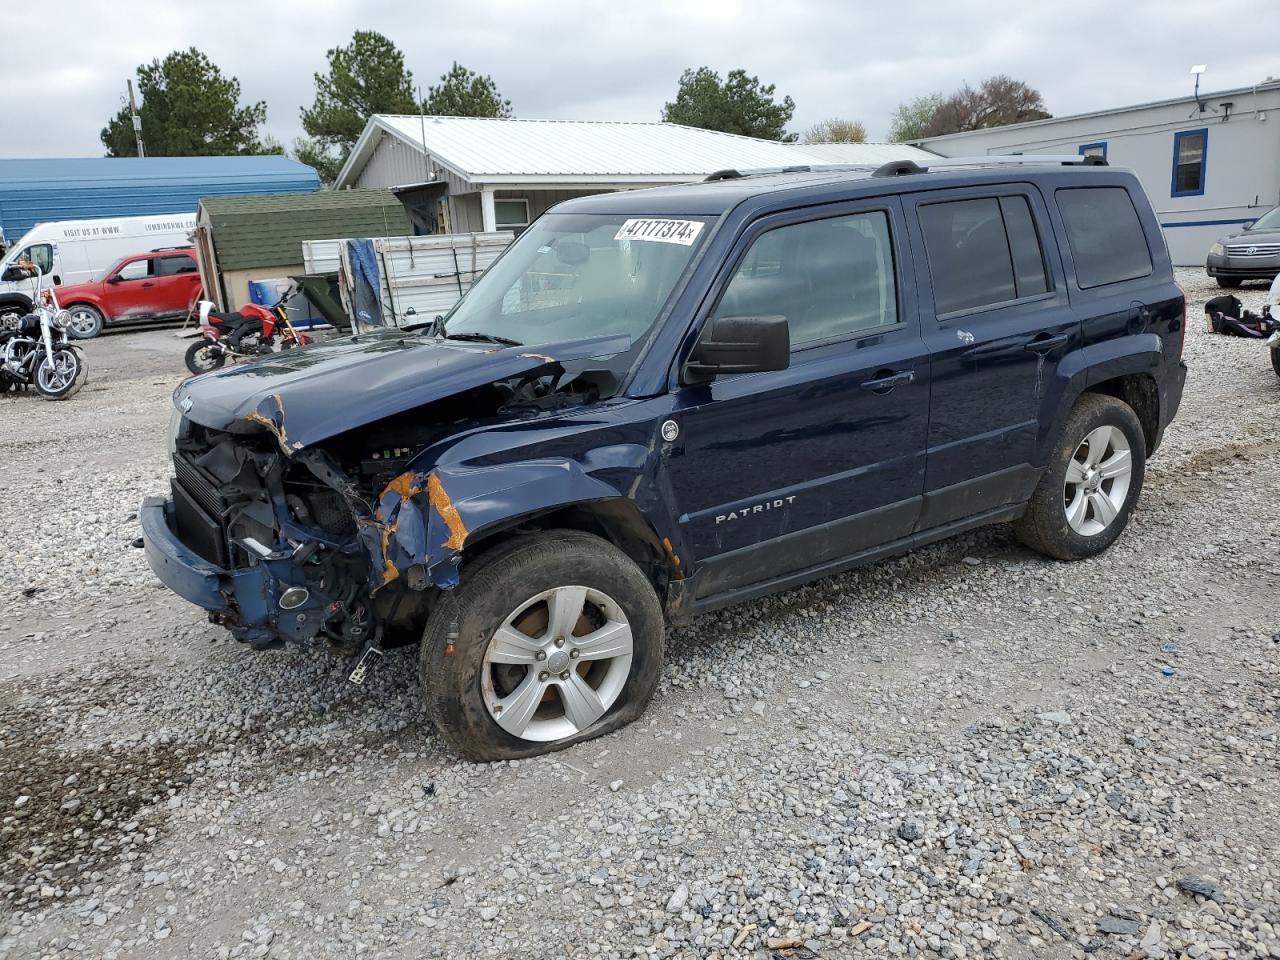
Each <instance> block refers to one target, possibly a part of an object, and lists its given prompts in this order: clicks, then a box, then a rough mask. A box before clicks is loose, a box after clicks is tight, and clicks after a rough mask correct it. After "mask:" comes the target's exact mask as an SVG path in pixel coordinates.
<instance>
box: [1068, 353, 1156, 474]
mask: <svg viewBox="0 0 1280 960" xmlns="http://www.w3.org/2000/svg"><path fill="white" fill-rule="evenodd" d="M1085 392H1086V393H1101V394H1105V395H1106V396H1109V397H1115V398H1116V399H1117V400H1120V401H1122V402H1123V403H1125V404H1126V405H1128V407H1129V408H1130V409H1131V410H1133V412H1134V413H1135V414H1137V415H1138V422H1139V423H1140V424H1142V436H1143V439H1145V440H1146V442H1147V456H1150V455H1151V454H1152V453H1154V452H1155V449H1156V447H1157V446H1158V445H1159V443H1160V387H1159V385H1158V384H1157V383H1156V378H1155V377H1154V376H1153V375H1151V374H1150V373H1127V374H1122V375H1120V376H1117V377H1111V378H1110V379H1107V380H1103V381H1100V382H1099V383H1095V384H1091V385H1090V386H1089V388H1088V389H1087V390H1086V391H1085Z"/></svg>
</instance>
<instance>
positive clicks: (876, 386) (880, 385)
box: [859, 370, 916, 393]
mask: <svg viewBox="0 0 1280 960" xmlns="http://www.w3.org/2000/svg"><path fill="white" fill-rule="evenodd" d="M915 378H916V372H915V371H914V370H900V371H898V372H897V373H894V372H893V371H892V370H877V371H876V375H875V377H874V378H872V379H871V380H863V381H862V383H861V384H859V386H861V387H862V389H863V390H870V391H871V392H872V393H888V392H889V391H890V390H892V389H893V388H894V387H896V386H898V384H900V383H911V381H913V380H915Z"/></svg>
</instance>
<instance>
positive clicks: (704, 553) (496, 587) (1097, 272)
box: [140, 156, 1186, 759]
mask: <svg viewBox="0 0 1280 960" xmlns="http://www.w3.org/2000/svg"><path fill="white" fill-rule="evenodd" d="M1185 331H1186V301H1185V298H1184V296H1183V294H1182V291H1181V290H1180V289H1179V288H1178V286H1177V285H1176V284H1175V283H1174V280H1173V273H1172V267H1171V265H1170V260H1169V255H1168V252H1167V250H1166V248H1165V244H1164V241H1163V239H1162V235H1161V232H1160V226H1159V223H1158V222H1157V220H1156V217H1155V215H1154V214H1153V212H1152V209H1151V205H1150V204H1149V202H1148V201H1147V198H1146V197H1145V195H1144V194H1143V192H1142V188H1141V187H1140V186H1139V183H1138V180H1137V179H1136V178H1135V177H1134V176H1133V174H1132V173H1130V172H1127V171H1122V170H1116V169H1112V168H1108V167H1106V166H1105V165H1098V164H1097V161H1094V160H1093V159H1092V158H1086V159H1081V158H1075V157H1072V158H1060V157H1059V158H1052V157H1048V158H1046V157H1030V156H1028V157H1025V158H1018V160H1017V161H1016V162H1012V163H1011V162H1009V161H1008V160H1003V159H1002V161H995V160H990V159H988V160H984V161H982V162H981V164H975V163H973V162H971V163H970V165H963V164H960V163H958V162H956V161H943V160H939V161H938V164H937V166H936V168H930V169H928V170H924V169H921V168H919V167H916V166H915V165H914V164H910V163H898V164H889V165H887V166H886V167H884V168H881V169H880V170H877V171H874V172H873V171H871V170H869V169H868V170H866V171H863V172H857V171H852V172H851V171H850V170H848V169H847V168H845V169H843V170H836V171H832V170H824V169H821V168H815V169H812V170H808V169H803V170H800V171H795V170H793V171H790V172H777V173H773V174H768V175H740V174H737V173H735V172H733V171H726V172H723V173H721V174H718V175H716V177H715V178H714V179H713V180H712V181H710V182H706V183H701V184H695V185H686V186H680V187H671V188H660V189H654V190H641V191H627V192H622V193H615V194H604V195H599V196H594V197H586V198H581V199H574V200H570V201H567V202H565V203H562V204H560V205H559V206H557V207H555V208H554V210H553V211H551V212H549V213H548V214H546V215H544V216H543V217H541V218H540V219H538V220H537V221H536V222H535V223H533V224H532V225H531V226H530V227H529V228H528V229H527V230H526V231H525V232H524V233H523V234H522V235H521V236H520V237H519V238H518V239H517V240H516V241H515V243H514V244H513V245H512V246H511V247H510V248H508V250H507V251H506V253H504V254H503V256H502V257H501V258H500V259H499V260H498V261H497V262H496V263H495V264H494V265H493V266H492V267H491V268H490V269H489V270H488V271H487V272H486V273H485V274H484V275H483V276H482V277H481V278H480V279H479V280H478V281H477V282H476V284H475V286H474V287H473V288H472V289H471V290H470V291H469V292H468V293H467V295H466V296H465V297H464V298H463V299H462V300H461V301H460V302H459V303H458V304H457V306H456V307H455V308H454V309H453V310H452V311H451V312H450V313H449V314H448V315H447V317H445V318H444V319H443V320H440V321H438V322H435V323H431V324H423V325H421V326H419V327H418V328H416V329H411V328H410V329H400V330H396V331H391V332H387V333H383V334H374V333H366V334H361V335H358V336H354V337H348V338H342V339H336V340H333V341H329V342H326V343H324V344H320V345H313V346H310V347H306V348H303V349H300V350H293V351H289V352H288V353H285V354H280V355H275V356H272V357H270V358H266V359H263V360H261V361H253V362H250V363H247V364H244V365H242V366H239V367H236V368H234V369H227V370H222V371H217V372H214V373H208V374H204V375H202V376H199V377H193V378H192V379H190V380H188V381H186V382H185V383H184V384H183V385H182V386H181V387H180V388H179V389H178V390H177V392H176V393H175V395H174V402H175V405H176V406H175V410H174V414H173V422H172V438H171V445H172V451H173V462H174V468H175V473H176V476H175V477H174V479H173V481H172V492H171V496H170V497H168V498H152V499H148V500H147V501H145V502H144V504H143V506H142V510H141V517H140V519H141V524H142V528H143V533H144V540H145V547H146V551H147V556H148V559H149V561H150V564H151V566H152V569H153V570H154V571H155V572H156V574H157V575H158V576H159V577H160V579H161V580H163V581H164V582H165V583H166V584H168V585H169V587H171V588H172V589H173V590H174V591H175V592H177V593H178V594H179V595H181V596H182V597H185V598H186V599H187V600H189V601H191V602H192V603H195V604H197V605H199V606H201V607H203V608H205V609H206V610H207V611H208V612H209V615H210V617H211V618H212V619H213V620H214V622H216V623H220V624H222V625H223V626H224V627H226V628H227V629H228V630H229V631H230V632H231V633H232V634H233V635H234V636H235V637H237V638H238V639H240V640H242V641H244V642H247V643H248V644H250V645H251V646H253V647H255V648H267V647H274V646H279V645H281V644H283V643H285V642H295V643H301V644H319V645H327V646H328V647H329V648H331V649H333V650H336V651H342V652H347V653H353V654H354V653H356V652H360V651H362V656H361V660H360V661H359V665H358V666H357V668H356V670H355V671H353V679H355V680H359V679H360V678H361V677H362V676H363V671H364V669H365V668H366V666H367V665H368V663H369V662H370V657H371V655H374V656H376V651H378V650H379V649H380V647H381V645H382V644H384V643H391V642H395V641H397V640H398V639H401V638H403V639H408V640H416V639H418V638H421V648H420V649H421V653H420V664H421V679H422V683H423V685H424V688H425V703H426V707H427V710H428V712H429V713H430V715H431V717H432V718H433V719H434V721H435V723H436V725H437V727H438V728H439V730H440V732H441V733H442V735H443V737H444V739H445V740H446V741H447V742H448V743H450V744H452V745H453V746H454V747H455V748H456V749H457V750H459V751H461V752H462V753H464V754H466V755H467V756H470V757H473V758H478V759H495V758H503V757H523V756H530V755H534V754H538V753H542V752H545V751H547V750H554V749H558V748H562V747H565V746H567V745H569V744H572V743H576V742H579V741H582V740H585V739H589V738H591V737H595V736H598V735H600V734H602V733H607V732H609V731H611V730H615V729H617V728H618V727H620V726H621V725H623V724H625V723H628V722H630V721H631V720H634V719H635V718H636V717H638V716H639V715H640V713H641V712H642V710H643V709H644V707H645V704H646V703H647V702H648V700H649V698H650V696H651V695H652V694H653V692H654V689H655V687H656V685H657V682H658V677H659V674H660V672H661V668H662V661H663V644H664V636H665V630H664V621H667V622H681V621H684V620H686V619H687V618H689V617H690V616H692V615H693V614H696V613H699V612H701V611H706V610H713V609H716V608H718V607H725V606H728V605H730V604H736V603H740V602H742V601H744V600H748V599H750V598H753V597H758V596H761V595H763V594H768V593H771V592H773V591H777V590H781V589H784V588H787V587H791V586H794V585H797V584H801V583H805V582H806V581H809V580H813V579H815V578H818V577H822V576H826V575H829V574H834V573H838V572H840V571H844V570H848V569H849V568H851V567H854V566H857V565H858V564H863V563H868V562H871V561H874V560H878V559H880V558H883V557H888V556H892V555H894V554H898V553H902V552H904V551H907V550H909V549H911V548H913V547H917V546H920V545H922V544H926V543H930V542H933V541H936V540H941V539H943V538H946V537H949V536H952V535H954V534H957V533H960V532H961V531H965V530H969V529H972V528H974V527H978V526H981V525H984V524H990V523H1001V522H1009V521H1012V522H1013V523H1014V525H1015V529H1016V531H1017V532H1018V535H1019V536H1020V537H1021V538H1022V539H1023V541H1024V542H1025V543H1027V544H1028V545H1030V546H1031V547H1033V548H1034V549H1036V550H1038V551H1040V552H1041V553H1044V554H1046V555H1047V556H1049V557H1054V558H1058V559H1061V560H1079V559H1083V558H1086V557H1092V556H1094V555H1095V554H1098V553H1099V552H1101V551H1102V550H1105V549H1106V548H1107V547H1108V546H1110V545H1111V544H1112V543H1113V542H1114V541H1115V540H1116V538H1117V537H1119V536H1120V534H1121V532H1122V531H1123V530H1124V528H1125V526H1126V524H1127V523H1128V521H1129V518H1130V515H1131V513H1132V511H1133V510H1134V505H1135V503H1136V502H1137V499H1138V495H1139V492H1140V490H1141V489H1142V483H1143V476H1144V470H1145V464H1146V460H1147V457H1148V456H1150V455H1151V454H1152V453H1154V452H1155V450H1156V449H1157V447H1158V446H1159V445H1160V440H1161V437H1162V435H1163V433H1164V430H1165V427H1166V426H1167V425H1168V423H1169V422H1170V420H1171V419H1172V418H1173V417H1174V414H1175V413H1176V411H1177V409H1178V404H1179V401H1180V399H1181V396H1182V388H1183V382H1184V379H1185V376H1186V367H1185V365H1184V364H1183V362H1182V359H1181V356H1182V345H1183V337H1184V334H1185ZM1081 576H1086V577H1087V576H1090V575H1089V574H1088V573H1087V572H1086V573H1082V574H1081Z"/></svg>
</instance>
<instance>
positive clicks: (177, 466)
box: [173, 454, 227, 519]
mask: <svg viewBox="0 0 1280 960" xmlns="http://www.w3.org/2000/svg"><path fill="white" fill-rule="evenodd" d="M173 472H174V473H175V474H176V475H177V477H178V483H179V484H180V485H181V486H182V489H183V490H185V491H186V492H187V494H188V495H189V496H190V497H191V499H193V500H195V501H196V503H198V504H200V506H201V507H202V508H203V509H204V512H205V513H207V514H208V515H209V516H210V517H213V518H214V519H218V518H221V517H222V515H223V514H224V513H226V509H227V504H226V501H225V500H224V499H223V498H222V495H221V494H219V493H218V488H217V487H215V486H214V485H213V483H212V482H211V481H210V480H209V479H208V478H207V477H206V476H205V475H204V472H203V471H202V470H201V469H200V468H199V467H197V466H196V465H195V464H193V463H190V462H188V461H187V459H186V458H185V457H183V456H182V455H181V454H178V455H176V456H174V458H173Z"/></svg>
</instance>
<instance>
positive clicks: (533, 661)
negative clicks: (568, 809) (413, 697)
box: [420, 530, 666, 761]
mask: <svg viewBox="0 0 1280 960" xmlns="http://www.w3.org/2000/svg"><path fill="white" fill-rule="evenodd" d="M665 640H666V629H665V625H664V622H663V617H662V608H661V606H660V604H659V603H658V597H657V594H656V592H655V591H654V588H653V585H652V584H651V583H650V582H649V581H648V579H647V578H646V577H645V575H644V574H643V573H642V572H641V570H640V568H639V567H638V566H636V564H635V563H634V562H633V561H632V560H631V558H629V557H628V556H627V555H626V554H624V553H623V552H622V551H621V550H619V549H618V548H617V547H615V546H613V545H612V544H610V543H607V542H606V541H604V540H601V539H600V538H598V537H594V536H591V535H589V534H584V533H579V532H577V531H571V530H557V531H552V532H548V533H540V534H536V535H531V536H527V537H522V538H521V539H519V540H517V541H514V542H513V543H511V544H509V545H506V546H503V547H499V548H498V549H497V550H495V551H494V553H493V554H491V555H490V556H489V557H488V558H485V557H481V558H479V559H478V560H476V561H473V564H472V566H471V569H470V570H468V569H467V568H464V569H463V573H462V583H461V585H460V586H459V587H458V588H457V589H455V590H452V591H447V592H445V593H444V594H442V596H441V599H440V603H439V605H438V606H437V608H436V609H435V610H433V611H432V615H431V619H430V621H429V622H428V624H427V628H426V631H425V633H424V634H423V638H422V648H421V651H420V658H421V659H420V676H421V680H422V687H423V691H424V699H425V702H426V709H427V713H428V714H429V715H430V717H431V719H432V720H433V721H434V722H435V725H436V728H437V729H438V730H439V731H440V734H441V736H442V737H444V739H445V740H446V741H447V742H448V744H449V745H450V746H451V747H452V748H453V749H454V750H456V751H457V752H458V753H461V754H462V755H464V756H466V757H468V758H470V759H472V760H480V761H487V760H506V759H514V758H519V757H531V756H537V755H539V754H543V753H548V752H551V751H553V750H562V749H564V748H565V747H568V746H570V745H572V744H575V743H580V742H582V741H584V740H590V739H593V738H595V737H598V736H601V735H602V734H606V733H610V732H612V731H614V730H617V729H619V728H621V727H623V726H625V725H626V724H628V723H630V722H631V721H633V720H635V719H636V718H637V717H639V716H640V714H641V713H643V712H644V709H645V707H646V705H647V704H648V703H649V700H650V699H651V698H652V697H653V693H654V690H655V689H656V688H657V685H658V678H659V676H660V675H661V672H662V662H663V648H664V645H665Z"/></svg>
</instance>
